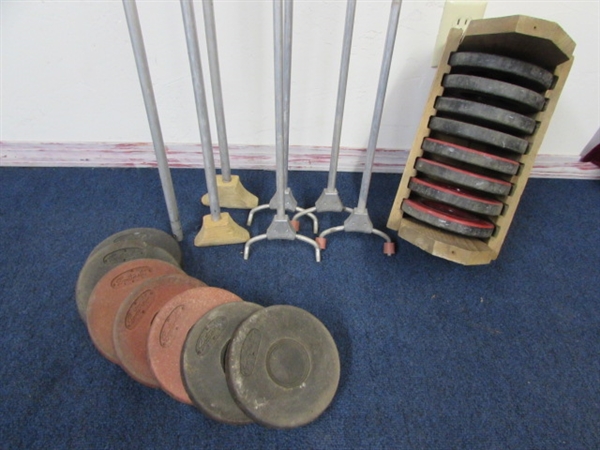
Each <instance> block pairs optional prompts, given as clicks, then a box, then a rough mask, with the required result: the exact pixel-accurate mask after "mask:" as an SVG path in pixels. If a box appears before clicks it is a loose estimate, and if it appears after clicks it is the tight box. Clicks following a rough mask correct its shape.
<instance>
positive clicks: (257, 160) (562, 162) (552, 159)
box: [0, 141, 600, 179]
mask: <svg viewBox="0 0 600 450" xmlns="http://www.w3.org/2000/svg"><path fill="white" fill-rule="evenodd" d="M329 152H330V149H329V148H328V147H307V146H293V147H291V148H290V156H289V163H290V165H289V168H290V170H314V171H328V170H329ZM214 154H215V163H216V165H217V167H219V161H220V158H219V152H218V151H217V150H216V149H215V153H214ZM407 156H408V151H407V150H387V149H379V150H377V153H376V155H375V162H374V169H373V170H374V171H375V172H379V173H401V172H402V170H403V169H404V164H405V162H406V158H407ZM167 157H168V160H169V165H170V167H172V168H201V167H203V164H202V150H201V147H200V145H199V144H168V145H167ZM364 157H365V149H356V148H354V149H353V148H342V149H341V150H340V159H339V167H338V170H339V171H340V172H360V171H362V170H363V167H364ZM229 159H230V162H231V167H232V169H259V170H274V169H275V153H274V150H273V147H271V146H260V145H231V146H230V148H229ZM0 166H2V167H156V159H155V156H154V149H153V147H152V144H151V143H145V142H143V143H108V142H106V143H105V142H98V143H96V142H92V143H89V142H72V143H70V142H7V141H5V142H0ZM531 176H532V177H535V178H575V179H600V167H597V166H595V165H594V164H592V163H586V162H581V161H579V156H558V155H539V156H538V157H537V159H536V162H535V164H534V167H533V171H532V174H531Z"/></svg>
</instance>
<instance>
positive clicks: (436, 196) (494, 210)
mask: <svg viewBox="0 0 600 450" xmlns="http://www.w3.org/2000/svg"><path fill="white" fill-rule="evenodd" d="M408 187H409V188H410V189H411V190H412V191H413V192H416V193H417V194H419V195H421V196H423V197H426V198H429V199H431V200H436V201H438V202H441V203H447V204H449V205H452V206H456V207H458V208H461V209H464V210H467V211H471V212H474V213H478V214H485V215H487V216H497V215H499V214H500V213H501V212H502V208H503V207H504V204H503V203H502V202H500V201H498V200H495V199H491V198H484V197H481V196H480V195H475V194H474V193H472V192H469V191H468V190H467V189H464V188H461V187H458V186H454V185H450V184H442V183H435V182H433V181H428V180H421V179H419V178H414V177H413V178H412V179H411V180H410V182H409V184H408Z"/></svg>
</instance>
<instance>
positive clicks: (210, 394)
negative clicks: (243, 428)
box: [181, 302, 263, 425]
mask: <svg viewBox="0 0 600 450" xmlns="http://www.w3.org/2000/svg"><path fill="white" fill-rule="evenodd" d="M262 308H263V307H262V306H259V305H257V304H255V303H250V302H232V303H226V304H224V305H221V306H217V307H216V308H214V309H212V310H210V311H209V312H208V313H206V314H205V315H204V316H202V317H201V318H200V320H198V322H196V324H195V325H194V326H193V327H192V329H191V330H190V331H189V333H188V335H187V338H186V340H185V343H184V344H183V351H182V352H181V376H182V378H183V384H184V385H185V388H186V391H187V393H188V395H189V396H190V399H191V400H192V402H193V404H194V406H196V407H197V408H198V409H199V410H200V411H202V412H203V413H204V414H205V415H206V416H207V417H210V418H211V419H214V420H217V421H219V422H223V423H228V424H231V425H244V424H248V423H251V422H252V419H250V418H249V417H248V416H247V415H246V414H245V413H244V412H243V411H242V410H241V409H240V408H239V407H238V405H237V404H236V403H235V401H234V400H233V397H232V396H231V393H230V392H229V388H228V387H227V380H226V378H225V356H226V353H227V348H228V347H229V342H230V341H231V337H232V335H233V332H234V331H235V330H236V328H237V327H238V326H239V325H240V324H241V323H242V322H243V321H244V320H245V319H247V318H248V316H250V315H251V314H253V313H255V312H256V311H258V310H260V309H262Z"/></svg>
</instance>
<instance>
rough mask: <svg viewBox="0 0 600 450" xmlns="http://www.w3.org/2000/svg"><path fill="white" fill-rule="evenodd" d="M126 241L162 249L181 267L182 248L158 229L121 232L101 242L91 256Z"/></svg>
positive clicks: (131, 229) (137, 229) (130, 229)
mask: <svg viewBox="0 0 600 450" xmlns="http://www.w3.org/2000/svg"><path fill="white" fill-rule="evenodd" d="M125 241H142V242H145V243H146V244H148V245H150V246H152V247H160V248H162V249H163V250H166V251H167V252H169V253H170V254H171V256H172V257H173V258H175V261H177V264H179V265H181V248H180V247H179V243H178V242H177V241H176V240H175V238H174V237H173V236H171V235H170V234H167V233H165V232H164V231H162V230H158V229H156V228H129V229H127V230H123V231H119V232H118V233H115V234H113V235H111V236H109V237H107V238H106V239H104V240H103V241H102V242H100V243H99V244H98V245H96V247H94V249H93V250H92V251H91V253H90V256H92V255H93V254H94V253H96V252H97V251H98V250H100V249H101V248H104V247H106V246H107V245H109V244H114V243H117V242H125Z"/></svg>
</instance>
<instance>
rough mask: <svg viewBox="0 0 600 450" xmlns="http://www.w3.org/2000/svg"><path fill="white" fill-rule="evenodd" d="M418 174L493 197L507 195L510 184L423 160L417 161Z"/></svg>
mask: <svg viewBox="0 0 600 450" xmlns="http://www.w3.org/2000/svg"><path fill="white" fill-rule="evenodd" d="M415 167H416V168H417V170H418V171H419V172H422V173H424V174H427V175H429V176H431V177H433V178H437V179H438V180H442V181H447V182H449V183H454V184H458V185H460V186H464V187H468V188H472V189H476V190H478V191H483V192H487V193H489V194H495V195H508V194H509V193H510V190H511V188H512V184H510V183H509V182H507V181H504V180H499V179H497V178H491V177H487V176H485V175H480V174H477V173H473V172H469V171H467V170H462V169H458V168H456V167H453V166H449V165H447V164H443V163H440V162H437V161H432V160H429V159H425V158H419V159H417V163H416V165H415Z"/></svg>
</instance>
